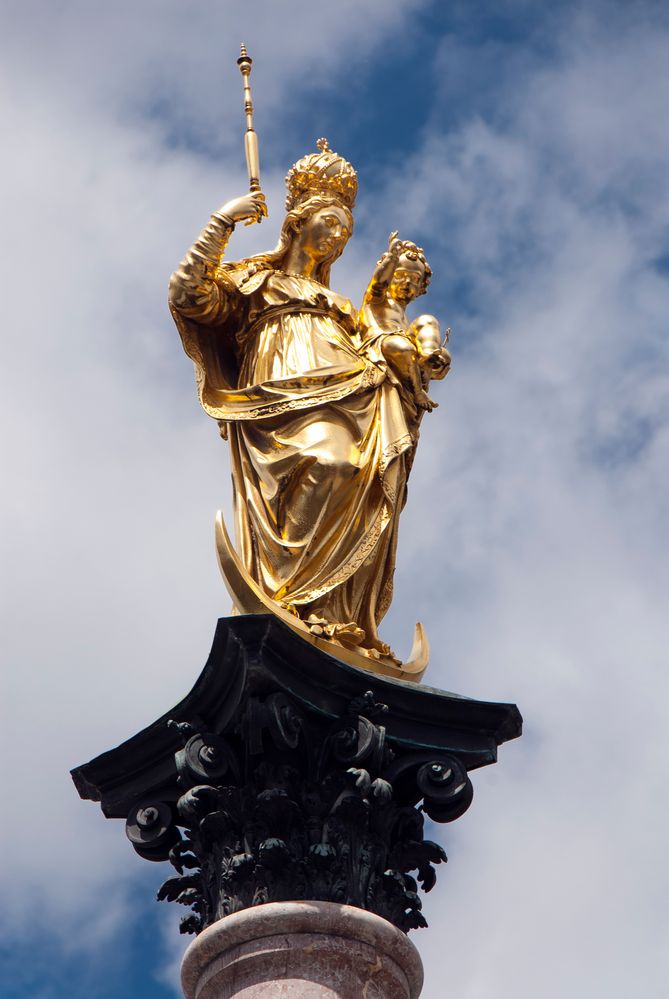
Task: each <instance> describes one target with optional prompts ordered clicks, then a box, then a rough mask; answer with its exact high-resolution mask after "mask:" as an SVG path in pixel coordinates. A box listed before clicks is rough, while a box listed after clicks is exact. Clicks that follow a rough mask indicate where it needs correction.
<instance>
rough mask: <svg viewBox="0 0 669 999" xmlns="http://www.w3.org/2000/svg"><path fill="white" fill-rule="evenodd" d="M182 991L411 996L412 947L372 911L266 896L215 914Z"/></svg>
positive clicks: (234, 996)
mask: <svg viewBox="0 0 669 999" xmlns="http://www.w3.org/2000/svg"><path fill="white" fill-rule="evenodd" d="M181 981H182V986H183V990H184V995H185V996H186V999H361V997H364V999H417V997H418V996H419V995H420V991H421V988H422V985H423V966H422V963H421V959H420V955H419V954H418V951H417V950H416V948H415V947H414V945H413V944H412V943H411V941H410V940H409V938H408V937H407V936H406V934H405V933H403V932H402V931H401V930H398V929H397V927H395V926H393V925H392V923H389V922H388V921H387V920H385V919H382V918H381V917H380V916H377V915H375V914H374V913H372V912H367V911H365V910H364V909H358V908H355V907H354V906H350V905H338V904H336V903H334V902H269V903H267V904H266V905H257V906H253V907H252V908H250V909H244V910H242V911H241V912H236V913H234V914H233V915H231V916H227V917H226V918H224V919H220V920H218V922H216V923H213V924H212V925H211V926H209V927H208V928H207V929H205V930H204V931H203V932H202V933H200V935H199V936H198V937H196V938H195V940H193V942H192V943H191V945H190V946H189V948H188V950H187V951H186V953H185V955H184V959H183V963H182V966H181Z"/></svg>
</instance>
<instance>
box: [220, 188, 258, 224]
mask: <svg viewBox="0 0 669 999" xmlns="http://www.w3.org/2000/svg"><path fill="white" fill-rule="evenodd" d="M220 213H221V215H227V216H228V218H231V219H232V221H233V222H260V220H261V219H262V218H264V217H266V216H267V204H266V202H265V195H264V194H263V193H262V191H254V192H253V194H243V195H242V197H241V198H233V199H232V201H226V203H225V204H224V205H223V207H222V208H221V210H220Z"/></svg>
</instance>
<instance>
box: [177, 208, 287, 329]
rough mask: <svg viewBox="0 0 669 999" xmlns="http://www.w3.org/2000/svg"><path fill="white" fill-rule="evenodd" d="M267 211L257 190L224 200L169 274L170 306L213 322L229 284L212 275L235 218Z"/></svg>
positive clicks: (223, 309)
mask: <svg viewBox="0 0 669 999" xmlns="http://www.w3.org/2000/svg"><path fill="white" fill-rule="evenodd" d="M264 215H267V207H266V205H265V196H264V194H262V193H261V192H260V191H257V192H256V193H254V194H246V195H244V196H243V197H241V198H235V199H233V200H232V201H228V202H226V204H225V205H223V207H222V208H221V209H219V211H217V212H214V214H213V215H212V216H211V219H210V220H209V223H208V224H207V225H206V226H205V227H204V229H203V230H202V232H201V233H200V235H199V236H198V238H197V239H196V241H195V243H194V244H193V245H192V246H191V248H190V250H189V251H188V253H187V254H186V256H185V257H184V259H183V260H182V261H181V264H180V265H179V267H178V268H177V270H176V271H175V272H174V274H173V275H172V277H171V278H170V285H169V303H170V306H171V307H172V308H173V309H175V310H176V311H177V312H179V313H180V314H181V315H183V316H185V317H186V318H187V319H194V320H196V321H197V322H198V323H204V324H208V325H211V324H216V323H219V322H221V320H223V319H224V318H225V316H226V314H227V312H228V309H229V305H230V303H229V291H230V290H229V288H227V287H226V286H225V285H224V284H223V283H222V282H221V281H220V280H217V278H216V271H217V269H218V266H219V264H220V261H221V257H222V255H223V252H224V250H225V247H226V246H227V243H228V240H229V239H230V235H231V233H232V231H233V229H234V228H235V223H236V222H242V221H246V220H250V221H254V222H255V221H258V222H259V221H260V219H261V218H262V217H263V216H264Z"/></svg>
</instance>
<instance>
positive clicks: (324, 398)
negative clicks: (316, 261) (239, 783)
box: [170, 214, 415, 652]
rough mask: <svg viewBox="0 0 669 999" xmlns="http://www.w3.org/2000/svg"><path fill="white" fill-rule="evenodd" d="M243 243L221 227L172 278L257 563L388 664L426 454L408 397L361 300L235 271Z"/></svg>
mask: <svg viewBox="0 0 669 999" xmlns="http://www.w3.org/2000/svg"><path fill="white" fill-rule="evenodd" d="M230 231H231V229H230V226H229V224H228V223H227V222H226V220H225V218H224V217H222V216H219V215H217V214H214V215H213V216H212V219H211V222H210V223H209V225H208V226H207V227H206V229H205V230H204V231H203V233H202V234H201V236H200V238H199V239H198V241H197V242H196V243H195V245H194V246H193V247H192V249H191V250H190V251H189V253H188V254H187V255H186V258H185V259H184V261H183V263H182V265H181V267H180V268H179V270H178V271H177V272H176V273H175V274H174V275H173V276H172V281H171V284H170V307H171V310H172V313H173V316H174V318H175V321H176V323H177V326H178V328H179V331H180V333H181V336H182V340H183V344H184V348H185V350H186V352H187V354H188V355H189V356H190V357H191V358H192V360H193V361H194V363H195V369H196V379H197V385H198V392H199V397H200V401H201V403H202V406H203V408H204V409H205V411H206V412H207V413H208V414H209V415H210V416H212V417H213V418H214V419H216V420H217V421H218V422H219V425H220V426H221V432H222V433H223V435H224V436H227V438H228V440H229V445H230V454H231V466H232V477H233V483H234V494H235V495H234V500H235V527H236V534H237V545H238V549H239V553H240V555H241V558H242V561H243V564H244V566H245V567H246V570H247V572H248V573H249V574H250V575H251V576H252V578H253V579H254V580H255V581H256V582H257V583H258V584H259V585H260V586H261V587H262V589H263V591H264V592H265V593H266V594H267V595H268V596H269V597H271V598H272V599H273V600H275V601H278V602H280V603H281V604H282V605H283V606H285V607H289V608H290V609H292V610H294V611H295V612H296V613H297V614H298V615H299V617H300V618H301V619H303V620H305V621H306V620H308V619H309V618H310V617H311V618H312V620H321V621H325V622H327V623H328V624H329V625H330V629H329V634H330V635H331V636H332V637H338V638H340V639H341V640H344V641H346V636H347V635H348V636H349V637H352V636H353V635H354V634H357V638H356V640H360V639H361V640H362V641H361V644H362V646H363V648H367V649H372V650H374V649H377V650H381V651H382V652H385V651H386V649H387V647H384V646H383V643H381V642H380V640H379V638H378V633H377V626H378V623H379V621H380V620H381V618H382V617H383V615H384V614H385V612H386V610H387V609H388V606H389V604H390V601H391V596H392V584H393V572H394V566H395V551H396V546H397V528H398V520H399V514H400V510H401V508H402V506H403V505H404V501H405V494H406V475H407V469H408V462H409V460H410V456H411V452H412V450H413V447H414V443H415V439H412V434H411V433H410V431H409V428H408V426H407V422H406V419H405V416H404V413H403V410H402V405H401V402H400V398H399V395H398V392H397V390H396V388H395V387H394V386H393V385H392V384H391V383H390V381H389V380H388V378H387V370H386V366H385V363H384V361H383V358H382V357H381V355H380V354H378V353H375V354H371V353H365V351H364V350H363V348H362V347H361V343H360V338H359V335H358V332H357V330H356V313H355V310H354V309H353V308H352V306H351V303H350V302H349V301H348V300H347V299H345V298H342V297H341V296H339V295H337V294H335V293H334V292H332V291H331V290H330V289H329V288H327V287H325V286H324V285H322V284H320V283H318V282H317V281H314V280H311V279H309V278H306V277H300V276H296V275H289V274H285V273H283V272H281V271H280V270H277V269H276V268H275V267H273V266H271V265H270V264H269V263H268V262H267V261H266V260H264V259H263V258H262V257H258V258H256V259H255V260H254V259H253V258H251V259H250V260H247V261H242V262H241V263H222V262H221V257H222V254H223V250H224V248H225V245H226V243H227V239H228V237H229V234H230ZM414 438H415V434H414ZM356 629H361V631H362V632H364V636H362V635H360V634H359V633H357V632H356Z"/></svg>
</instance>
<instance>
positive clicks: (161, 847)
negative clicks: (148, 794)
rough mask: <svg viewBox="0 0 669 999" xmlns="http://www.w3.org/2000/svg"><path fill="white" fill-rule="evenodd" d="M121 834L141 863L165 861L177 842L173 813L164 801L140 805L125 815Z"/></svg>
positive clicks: (144, 802) (178, 833)
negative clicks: (123, 831)
mask: <svg viewBox="0 0 669 999" xmlns="http://www.w3.org/2000/svg"><path fill="white" fill-rule="evenodd" d="M125 834H126V836H127V837H128V839H129V840H130V842H131V843H132V846H133V849H134V850H135V851H136V853H138V854H139V856H140V857H143V858H144V860H155V861H160V860H169V856H170V851H171V849H172V847H174V846H175V845H176V844H177V843H178V842H179V841H180V839H181V834H180V832H179V830H178V829H177V827H176V824H175V821H174V810H173V808H172V806H171V805H169V804H167V803H166V802H164V801H142V802H139V803H138V804H137V805H135V806H134V807H133V808H132V809H131V810H130V812H129V813H128V818H127V820H126V824H125Z"/></svg>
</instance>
